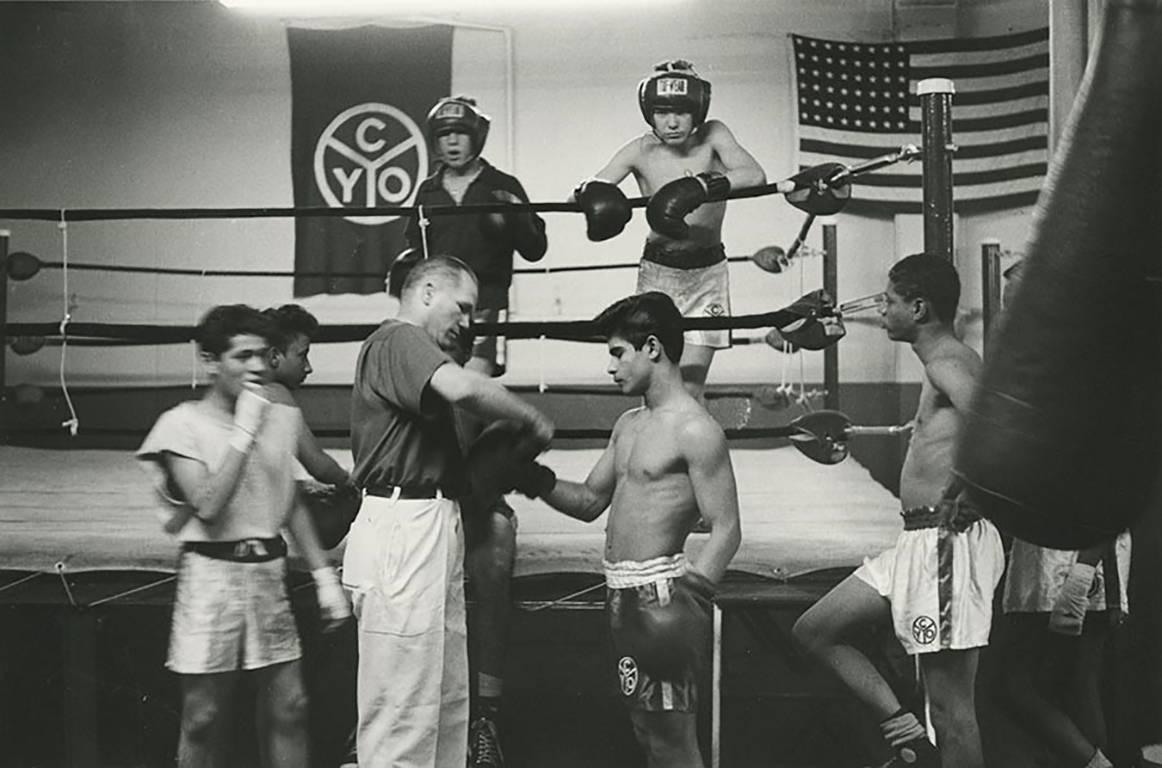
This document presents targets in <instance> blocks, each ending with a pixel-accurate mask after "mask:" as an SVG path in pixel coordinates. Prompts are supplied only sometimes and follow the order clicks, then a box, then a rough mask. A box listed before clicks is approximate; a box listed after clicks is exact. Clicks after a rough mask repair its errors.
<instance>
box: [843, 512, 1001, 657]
mask: <svg viewBox="0 0 1162 768" xmlns="http://www.w3.org/2000/svg"><path fill="white" fill-rule="evenodd" d="M915 512H919V513H923V514H929V513H931V510H927V509H921V510H916V511H915ZM912 514H914V512H913V511H912V510H909V511H908V512H905V513H904V515H905V530H904V531H903V532H902V533H901V534H900V537H899V538H898V539H897V540H896V545H895V546H894V547H892V548H891V549H889V550H887V551H885V552H883V553H881V554H880V555H878V556H876V557H874V558H867V559H865V560H864V562H863V565H861V566H860V567H859V568H857V569H856V571H855V575H856V577H858V578H859V579H860V580H861V581H863V582H864V583H866V584H868V585H869V586H871V587H872V588H873V589H875V590H876V591H877V592H878V593H879V594H880V595H882V596H883V597H885V598H887V600H888V602H889V603H891V608H892V627H893V629H894V630H895V633H896V637H897V638H899V640H900V643H901V644H902V645H903V646H904V650H905V651H906V652H907V653H908V654H909V655H913V654H919V653H935V652H937V651H945V650H966V649H969V648H979V647H982V646H985V645H988V639H989V631H990V630H991V629H992V617H993V593H994V592H995V591H996V588H997V585H998V584H999V583H1000V580H1001V576H1002V575H1003V574H1004V570H1005V552H1004V548H1003V546H1002V545H1001V536H1000V534H999V533H998V532H997V529H996V527H995V526H994V525H993V524H992V523H990V522H989V521H987V520H983V519H980V520H977V521H976V522H974V523H972V524H970V525H969V526H968V527H967V528H966V529H964V530H963V532H959V533H958V532H957V531H955V530H953V529H952V528H950V527H947V526H944V525H932V526H930V527H913V526H911V525H908V524H907V520H908V516H909V515H912ZM908 528H911V530H908Z"/></svg>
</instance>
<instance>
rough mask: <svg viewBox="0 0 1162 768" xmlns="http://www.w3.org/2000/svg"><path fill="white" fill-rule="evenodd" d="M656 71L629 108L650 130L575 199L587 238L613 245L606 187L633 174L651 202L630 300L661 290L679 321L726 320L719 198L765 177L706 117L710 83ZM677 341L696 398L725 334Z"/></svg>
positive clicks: (613, 197) (676, 70) (682, 65)
mask: <svg viewBox="0 0 1162 768" xmlns="http://www.w3.org/2000/svg"><path fill="white" fill-rule="evenodd" d="M655 70H656V71H655V72H654V73H653V74H652V75H650V76H649V77H647V78H645V79H644V80H642V81H641V83H639V84H638V106H639V107H640V108H641V113H642V117H643V118H644V119H645V121H646V123H647V124H648V125H649V126H650V130H649V131H647V132H645V133H643V134H642V135H640V136H637V137H635V138H633V139H631V140H630V141H629V142H628V143H626V144H625V145H624V146H623V147H622V148H621V149H619V150H617V152H616V153H615V154H614V155H613V157H612V158H611V159H610V161H609V162H608V163H607V164H606V166H605V167H604V168H602V169H601V170H600V171H598V172H597V174H596V176H595V178H594V179H591V180H588V181H585V182H582V184H581V185H580V186H579V187H578V188H577V190H576V192H575V197H576V199H577V201H578V203H580V204H581V207H582V210H583V211H584V212H585V217H586V223H587V225H588V231H589V237H590V239H593V240H602V239H606V238H607V237H612V236H613V235H615V234H617V233H618V232H620V231H621V227H623V226H624V224H625V222H626V221H628V220H629V209H628V205H627V204H626V203H625V196H624V195H622V194H621V193H620V191H619V190H617V189H616V187H615V185H617V184H619V183H620V182H621V180H622V179H624V178H625V177H626V176H629V175H630V174H633V177H634V179H635V180H636V181H637V184H638V188H639V189H640V190H641V193H642V194H643V195H646V196H648V197H649V198H650V200H649V205H648V206H647V208H646V218H647V219H648V221H649V224H650V233H649V235H648V236H647V238H646V244H645V250H644V252H643V253H642V261H641V265H640V267H639V271H638V282H637V292H638V293H645V292H647V291H661V292H662V293H665V294H667V295H668V296H670V297H671V298H672V299H673V300H674V302H675V303H676V304H677V305H678V309H679V310H680V311H681V312H682V314H683V315H685V316H687V317H689V316H699V315H704V316H710V317H718V316H723V315H727V314H729V313H730V295H729V282H728V276H727V265H726V251H725V249H724V248H723V245H722V220H723V217H724V216H725V214H726V202H725V198H726V195H727V194H728V193H729V192H730V190H731V189H738V188H742V187H753V186H758V185H760V184H764V183H766V174H765V173H764V172H763V169H762V168H761V167H760V166H759V164H758V162H756V161H755V159H754V157H752V156H751V154H750V153H749V152H747V151H746V150H745V149H743V147H742V146H741V145H740V144H739V143H738V141H737V140H736V139H735V138H734V134H733V133H731V131H730V129H729V128H727V127H726V125H725V124H724V123H723V122H721V121H720V120H708V119H707V113H708V112H709V109H710V83H709V82H708V81H707V80H704V79H703V78H701V77H699V76H698V74H697V73H696V72H695V71H694V68H693V65H692V64H690V62H688V61H683V60H681V59H678V60H674V61H666V62H662V63H661V64H658V65H657V66H656V67H655ZM623 206H624V208H623ZM685 339H686V345H685V347H686V348H685V352H683V354H682V360H681V369H682V378H683V380H684V381H685V382H686V386H687V387H688V388H689V389H690V391H691V393H692V394H694V395H695V396H696V397H700V396H701V394H702V390H703V387H704V386H705V384H706V374H707V371H708V370H709V368H710V363H711V361H712V360H713V358H714V351H715V350H716V349H724V348H726V347H728V346H730V332H729V331H725V330H723V331H687V332H686V335H685Z"/></svg>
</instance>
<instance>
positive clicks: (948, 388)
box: [794, 253, 1004, 768]
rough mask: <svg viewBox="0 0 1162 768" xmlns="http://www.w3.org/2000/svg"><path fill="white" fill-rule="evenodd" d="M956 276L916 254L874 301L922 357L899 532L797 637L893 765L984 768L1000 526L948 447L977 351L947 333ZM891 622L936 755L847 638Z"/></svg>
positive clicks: (945, 265) (822, 604)
mask: <svg viewBox="0 0 1162 768" xmlns="http://www.w3.org/2000/svg"><path fill="white" fill-rule="evenodd" d="M959 299H960V280H959V278H958V277H957V274H956V269H955V267H953V266H952V264H950V263H949V262H947V261H946V260H944V259H941V258H939V257H937V256H932V255H929V254H923V253H922V254H915V255H913V256H908V257H907V258H905V259H902V260H901V261H899V262H897V263H896V264H895V266H893V267H892V269H891V271H890V272H889V273H888V288H887V291H886V292H885V294H884V298H883V303H882V304H881V307H880V315H881V317H882V321H883V325H884V329H885V330H886V331H887V333H888V338H890V339H892V340H893V341H899V342H904V343H908V344H911V345H912V350H913V351H914V352H915V353H916V356H917V357H918V358H919V359H920V362H921V363H923V365H924V377H923V383H922V386H921V390H920V404H919V406H918V407H917V410H916V418H915V427H914V431H913V433H912V440H911V443H910V444H909V446H908V454H907V456H906V457H905V459H904V467H903V469H902V470H901V473H900V503H901V505H902V506H903V517H904V531H903V532H902V533H901V534H900V537H899V539H898V540H897V543H896V546H895V547H893V548H892V549H889V550H888V551H886V552H884V553H882V554H880V555H878V556H877V557H874V558H868V559H866V560H864V563H863V565H862V566H860V567H859V568H858V569H857V570H856V571H855V573H854V574H852V575H851V576H849V577H848V578H847V579H846V580H844V581H843V582H841V583H840V584H839V585H838V586H836V587H835V589H833V590H831V592H829V593H828V594H827V595H825V596H824V597H823V598H822V599H821V600H820V601H819V602H817V603H816V604H815V605H814V606H812V607H811V608H810V609H809V610H808V611H807V612H806V613H804V614H803V616H802V617H801V618H800V619H799V621H798V622H796V624H795V629H794V634H795V637H796V639H797V640H798V641H799V642H800V643H801V644H802V645H803V646H804V647H805V648H806V649H807V650H808V652H809V653H810V654H811V655H812V656H814V657H815V658H817V659H818V660H819V661H821V662H823V663H824V664H825V665H826V666H827V667H828V668H830V669H831V671H832V672H833V673H834V674H836V675H837V676H838V677H839V678H840V679H841V680H842V681H843V682H844V683H845V684H846V685H847V686H848V687H849V688H850V689H851V690H852V692H853V693H854V694H855V695H856V697H857V698H859V699H860V700H861V701H862V702H864V704H866V705H867V706H868V707H869V708H870V709H871V710H872V712H873V713H874V714H875V716H876V718H877V719H878V720H879V722H880V729H881V731H882V732H883V735H884V739H885V740H886V741H887V742H888V744H889V745H890V746H891V748H892V750H893V752H894V753H895V757H894V758H893V759H892V760H891V761H890V762H889V763H888V764H887V765H889V766H903V765H910V766H916V767H917V768H939V767H940V766H944V768H983V765H984V763H983V759H982V756H981V744H980V731H979V728H978V726H977V720H976V705H975V699H974V695H973V686H974V681H975V679H976V667H977V657H978V655H979V649H980V648H981V647H982V646H985V645H987V644H988V638H989V630H990V628H991V624H992V600H993V592H994V590H995V589H996V586H997V584H998V582H999V581H1000V578H1001V574H1002V572H1003V570H1004V552H1003V550H1002V547H1001V539H1000V534H998V533H997V530H996V528H995V527H993V525H992V524H991V523H989V522H988V521H987V520H984V519H981V518H980V516H979V515H978V514H977V513H975V512H974V511H973V510H971V509H969V508H968V507H967V505H965V504H962V503H959V493H958V492H957V489H956V488H955V487H954V486H953V484H952V482H951V480H952V474H951V471H952V466H953V458H954V456H953V449H954V446H955V444H956V439H957V434H958V433H959V431H960V426H961V423H962V419H963V415H964V413H965V409H966V408H967V407H968V402H969V397H970V395H971V392H972V389H973V383H974V381H975V379H976V376H977V374H978V372H979V370H980V357H979V356H978V355H977V354H976V352H974V351H973V350H972V349H970V348H969V347H967V346H966V345H965V344H964V343H963V342H961V341H960V340H959V339H958V338H957V337H956V335H955V333H954V332H953V328H952V322H953V319H954V317H955V316H956V305H957V302H958V301H959ZM889 621H890V622H891V623H892V626H893V628H894V630H895V634H896V637H897V638H898V639H899V640H900V642H901V644H903V646H904V649H905V650H906V651H907V652H908V653H909V654H918V655H919V657H920V668H921V671H922V673H923V679H924V687H925V692H926V693H927V696H928V699H929V703H930V705H931V714H932V725H933V727H934V728H935V731H936V741H937V744H938V745H939V752H937V750H936V748H935V747H933V746H932V745H931V744H930V743H929V741H928V739H927V737H926V735H925V731H924V728H923V726H921V725H920V722H919V720H918V719H917V718H916V716H915V714H914V713H912V712H908V711H907V710H905V709H903V708H902V707H901V706H900V702H899V700H898V699H897V698H896V695H895V694H894V693H893V692H892V689H891V688H890V687H889V686H888V684H887V682H886V681H885V680H884V679H883V677H881V676H880V674H879V672H878V671H877V670H876V668H875V667H874V666H873V665H872V664H871V662H870V661H869V660H868V659H867V657H865V656H864V655H863V654H862V653H861V652H860V651H859V650H858V649H856V648H855V647H854V646H852V645H850V644H849V635H850V633H851V631H852V630H853V629H856V628H858V627H861V626H865V625H868V624H872V623H886V622H889Z"/></svg>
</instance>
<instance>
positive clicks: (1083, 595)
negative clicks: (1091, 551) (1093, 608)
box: [1049, 563, 1097, 637]
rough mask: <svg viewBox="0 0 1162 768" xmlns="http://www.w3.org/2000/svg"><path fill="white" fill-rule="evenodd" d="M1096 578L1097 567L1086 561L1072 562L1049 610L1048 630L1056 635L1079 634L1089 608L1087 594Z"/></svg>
mask: <svg viewBox="0 0 1162 768" xmlns="http://www.w3.org/2000/svg"><path fill="white" fill-rule="evenodd" d="M1096 578H1097V567H1096V566H1093V565H1090V564H1088V563H1074V564H1073V566H1072V567H1071V568H1070V569H1069V573H1068V575H1066V577H1065V583H1064V584H1062V585H1061V591H1060V592H1059V593H1058V594H1057V599H1056V600H1054V601H1053V610H1052V611H1050V612H1049V631H1050V632H1053V633H1056V634H1058V635H1073V636H1074V637H1076V636H1077V635H1080V634H1081V630H1082V628H1083V627H1084V626H1085V613H1086V611H1088V610H1089V595H1090V592H1091V591H1092V590H1093V587H1094V580H1095V579H1096Z"/></svg>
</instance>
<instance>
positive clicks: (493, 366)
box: [405, 96, 548, 376]
mask: <svg viewBox="0 0 1162 768" xmlns="http://www.w3.org/2000/svg"><path fill="white" fill-rule="evenodd" d="M489 126H490V120H489V118H488V116H487V115H485V114H484V113H483V112H481V111H480V110H479V109H478V108H477V106H476V100H475V99H473V98H470V97H468V96H452V97H450V98H445V99H441V100H440V101H439V102H437V103H436V105H435V106H434V107H432V110H431V111H430V112H429V113H428V119H427V133H428V142H429V147H430V148H431V150H432V152H433V153H434V154H435V155H436V159H437V160H438V161H439V166H438V168H437V169H436V172H435V173H433V174H432V175H431V176H429V177H428V178H426V179H424V180H423V181H422V182H420V188H419V190H418V191H417V192H416V199H415V205H417V206H424V207H425V208H427V207H432V206H452V205H491V204H496V203H498V202H499V203H516V204H520V203H527V202H528V201H529V198H528V195H527V194H526V193H525V190H524V187H523V186H521V183H520V181H518V180H517V178H516V177H515V176H511V175H509V174H507V173H504V172H502V171H499V170H497V169H496V168H494V167H493V166H492V165H491V164H490V163H489V162H488V161H487V160H485V159H484V157H483V156H482V155H481V152H482V151H483V150H484V144H485V142H486V141H487V140H488V129H489ZM428 222H429V223H428V225H427V228H426V229H427V231H426V233H425V232H424V231H423V229H422V228H421V226H420V223H419V221H418V220H417V219H414V218H413V219H409V221H408V225H407V229H406V233H405V234H406V237H407V241H408V245H409V246H410V247H411V248H414V249H416V250H417V251H419V252H420V253H421V254H426V255H440V256H455V257H456V258H457V259H460V260H461V261H463V262H464V263H465V264H467V265H468V266H470V267H471V268H472V271H473V272H474V273H476V277H477V279H478V280H479V281H480V298H479V301H478V303H477V307H476V315H475V317H474V318H473V319H474V320H475V322H488V323H493V322H497V321H498V320H503V319H504V315H505V312H506V310H507V309H508V289H509V286H510V285H511V284H512V255H513V252H514V251H515V252H517V253H519V254H520V255H521V257H522V258H524V259H525V260H526V261H540V260H541V259H542V258H543V257H544V255H545V251H546V249H547V248H548V240H547V238H546V237H545V222H544V220H543V219H542V218H541V217H540V216H538V215H536V214H535V213H533V212H531V211H519V212H513V213H485V214H480V215H477V216H464V215H461V216H433V217H431V218H430V219H429V220H428ZM468 367H469V368H472V369H473V370H477V371H480V372H481V373H484V374H485V375H488V376H499V375H501V374H503V373H504V368H505V361H504V349H503V345H500V346H499V348H498V344H497V339H496V338H495V337H486V338H480V339H478V340H477V341H476V346H475V347H474V348H473V350H472V360H471V361H470V362H469V363H468Z"/></svg>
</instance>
